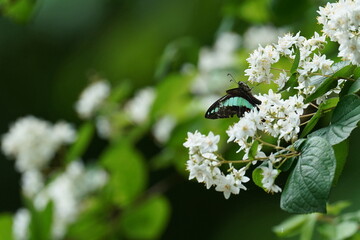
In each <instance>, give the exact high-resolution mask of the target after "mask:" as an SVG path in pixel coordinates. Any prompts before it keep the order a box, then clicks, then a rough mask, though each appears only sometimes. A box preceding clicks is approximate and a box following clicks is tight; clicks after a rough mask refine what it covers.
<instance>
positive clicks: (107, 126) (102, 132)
mask: <svg viewBox="0 0 360 240" xmlns="http://www.w3.org/2000/svg"><path fill="white" fill-rule="evenodd" d="M96 130H97V132H98V134H99V136H100V137H101V138H103V139H108V138H110V136H111V132H112V126H111V123H110V120H109V119H108V118H107V117H105V116H98V117H96Z"/></svg>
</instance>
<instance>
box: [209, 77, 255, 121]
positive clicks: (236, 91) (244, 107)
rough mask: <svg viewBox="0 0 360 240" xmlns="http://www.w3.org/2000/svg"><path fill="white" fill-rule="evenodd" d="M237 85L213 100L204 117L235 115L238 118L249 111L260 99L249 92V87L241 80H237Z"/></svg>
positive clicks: (215, 117)
mask: <svg viewBox="0 0 360 240" xmlns="http://www.w3.org/2000/svg"><path fill="white" fill-rule="evenodd" d="M238 85H239V87H238V88H233V89H229V90H227V91H226V92H227V94H226V95H225V96H223V97H221V98H220V99H219V100H217V101H216V102H214V103H213V104H212V105H211V106H210V107H209V109H208V110H207V112H206V113H205V117H206V118H209V119H217V118H229V117H232V116H234V115H237V116H238V117H239V118H240V117H242V116H243V115H244V113H245V112H249V111H250V110H251V109H253V108H254V107H255V106H256V105H258V104H261V101H260V100H259V99H257V98H255V97H254V96H253V95H252V94H251V89H250V88H249V87H248V86H247V85H246V84H245V83H243V82H238Z"/></svg>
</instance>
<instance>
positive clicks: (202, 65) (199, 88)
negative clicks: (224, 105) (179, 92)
mask: <svg viewBox="0 0 360 240" xmlns="http://www.w3.org/2000/svg"><path fill="white" fill-rule="evenodd" d="M239 45H240V36H239V35H237V34H236V33H232V32H224V33H221V34H220V35H219V36H218V38H217V39H216V42H215V44H214V47H213V48H212V49H210V48H202V49H201V50H200V54H199V62H198V69H199V73H198V75H197V77H196V79H195V81H194V83H193V86H192V90H193V92H195V93H200V94H204V93H206V94H208V93H212V92H214V91H216V90H218V89H219V88H221V87H222V85H223V84H224V81H221V80H220V79H223V76H224V71H225V72H228V69H229V68H232V67H234V66H235V65H236V55H235V53H236V50H237V49H238V47H239Z"/></svg>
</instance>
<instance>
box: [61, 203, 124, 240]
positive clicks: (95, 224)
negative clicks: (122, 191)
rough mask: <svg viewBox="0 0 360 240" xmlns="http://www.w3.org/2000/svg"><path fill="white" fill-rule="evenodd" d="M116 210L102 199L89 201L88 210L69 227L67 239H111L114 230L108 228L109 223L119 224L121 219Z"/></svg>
mask: <svg viewBox="0 0 360 240" xmlns="http://www.w3.org/2000/svg"><path fill="white" fill-rule="evenodd" d="M84 210H85V211H84ZM116 210H117V209H116V208H115V207H114V206H112V208H111V207H110V206H108V204H107V202H106V201H101V200H100V198H96V199H95V198H91V199H87V201H86V208H85V209H83V211H82V212H81V214H80V216H79V217H78V218H77V220H76V221H75V222H74V223H72V224H71V225H70V226H69V227H68V229H67V233H66V237H65V239H76V240H89V239H94V240H97V239H110V237H109V236H108V235H109V234H111V232H112V230H110V229H109V227H108V226H109V223H110V222H111V223H114V222H117V221H118V219H119V214H117V211H116ZM109 215H111V217H109Z"/></svg>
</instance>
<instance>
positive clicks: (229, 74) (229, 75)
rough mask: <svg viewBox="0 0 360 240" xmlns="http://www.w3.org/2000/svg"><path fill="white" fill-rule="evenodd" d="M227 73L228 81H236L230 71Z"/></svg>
mask: <svg viewBox="0 0 360 240" xmlns="http://www.w3.org/2000/svg"><path fill="white" fill-rule="evenodd" d="M227 75H228V77H231V79H230V82H234V83H236V81H235V79H234V77H233V75H232V74H231V73H228V74H227Z"/></svg>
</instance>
